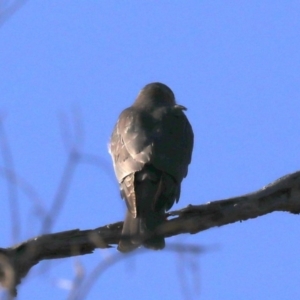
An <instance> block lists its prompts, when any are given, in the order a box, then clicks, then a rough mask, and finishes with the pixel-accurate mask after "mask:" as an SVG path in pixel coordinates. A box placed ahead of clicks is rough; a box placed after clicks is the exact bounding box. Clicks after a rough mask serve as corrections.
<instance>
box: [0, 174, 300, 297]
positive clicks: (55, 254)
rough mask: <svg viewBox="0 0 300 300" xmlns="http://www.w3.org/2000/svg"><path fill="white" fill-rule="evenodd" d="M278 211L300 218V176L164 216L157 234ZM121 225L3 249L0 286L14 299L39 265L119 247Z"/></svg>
mask: <svg viewBox="0 0 300 300" xmlns="http://www.w3.org/2000/svg"><path fill="white" fill-rule="evenodd" d="M274 211H283V212H290V213H293V214H299V213H300V172H296V173H293V174H289V175H287V176H284V177H282V178H280V179H278V180H276V181H275V182H273V183H271V184H269V185H267V186H265V187H263V188H262V189H260V190H258V191H256V192H254V193H250V194H246V195H243V196H240V197H234V198H229V199H226V200H219V201H214V202H209V203H206V204H202V205H189V206H188V207H186V208H183V209H181V210H177V211H173V212H169V213H167V214H166V216H167V219H166V222H165V223H164V224H163V225H162V226H160V227H159V228H157V230H156V232H155V234H156V235H161V236H164V237H170V236H174V235H177V234H181V233H191V234H195V233H197V232H200V231H203V230H206V229H209V228H212V227H215V226H223V225H226V224H230V223H234V222H238V221H245V220H248V219H253V218H256V217H259V216H262V215H265V214H268V213H271V212H274ZM122 225H123V222H117V223H114V224H110V225H106V226H103V227H99V228H96V229H91V230H79V229H75V230H69V231H64V232H59V233H54V234H45V235H42V236H39V237H36V238H33V239H30V240H28V241H25V242H23V243H21V244H18V245H15V246H13V247H10V248H6V249H5V248H0V284H1V285H2V286H3V287H4V288H7V289H8V290H9V291H10V293H11V294H12V295H16V287H17V285H18V284H19V283H20V281H21V279H22V278H23V277H25V276H26V274H27V273H28V271H29V270H30V268H31V267H32V266H34V265H36V264H37V263H39V262H40V261H41V260H45V259H57V258H65V257H71V256H76V255H84V254H91V253H93V251H94V250H95V249H97V248H109V247H111V245H114V244H118V242H119V239H120V238H121V231H122Z"/></svg>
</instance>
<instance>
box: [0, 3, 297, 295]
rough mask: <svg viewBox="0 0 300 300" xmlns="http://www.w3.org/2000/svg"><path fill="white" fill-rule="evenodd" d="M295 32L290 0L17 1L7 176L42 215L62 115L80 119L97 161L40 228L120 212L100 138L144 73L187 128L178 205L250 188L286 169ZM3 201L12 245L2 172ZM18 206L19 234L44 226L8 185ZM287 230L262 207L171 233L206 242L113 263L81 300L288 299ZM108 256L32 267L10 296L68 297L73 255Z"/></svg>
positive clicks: (7, 46) (7, 45)
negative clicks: (235, 219) (187, 158)
mask: <svg viewBox="0 0 300 300" xmlns="http://www.w3.org/2000/svg"><path fill="white" fill-rule="evenodd" d="M299 32H300V3H299V1H292V0H291V1H266V0H263V1H256V0H253V1H244V0H238V1H234V0H232V1H137V0H136V1H92V0H90V1H70V0H69V1H67V0H62V1H47V0H45V1H28V2H27V3H25V5H24V6H22V7H21V8H20V9H19V10H18V11H17V12H16V13H15V14H13V15H12V16H11V17H10V18H9V19H7V20H6V22H5V23H4V24H2V26H1V27H0V91H1V93H0V112H1V116H2V119H3V124H4V127H5V130H6V134H7V137H8V140H9V145H10V147H11V151H12V155H13V162H14V166H15V169H16V172H17V174H18V175H19V176H20V177H22V178H24V180H26V182H28V183H30V184H32V186H33V187H34V189H35V191H36V193H37V194H38V195H39V199H40V201H42V203H43V206H44V208H45V209H49V208H50V207H51V203H52V201H53V198H54V195H55V192H56V190H57V186H58V184H59V181H60V178H61V174H62V172H63V168H64V165H65V163H66V160H67V151H66V149H65V147H64V142H63V141H62V135H61V125H60V120H61V119H62V116H64V117H65V119H67V120H68V122H69V123H68V124H72V122H71V120H72V116H74V112H75V115H77V116H78V115H79V116H80V118H81V120H82V123H83V126H82V129H83V130H84V143H83V144H82V148H81V149H82V150H83V151H84V152H85V153H89V154H93V155H97V156H98V159H99V162H100V163H99V164H98V165H90V164H79V165H78V166H77V168H76V170H75V173H74V177H73V179H72V182H71V185H70V191H69V193H68V194H67V197H66V200H65V202H64V205H63V207H62V210H61V211H60V213H59V214H58V216H57V219H56V221H55V223H54V226H53V228H52V231H53V232H58V231H63V230H68V229H74V228H80V229H91V228H95V227H98V226H102V225H105V224H108V223H113V222H116V221H119V220H122V219H123V217H124V214H125V205H124V203H123V202H122V201H121V199H120V197H119V192H118V186H117V183H116V180H115V178H114V174H113V169H112V164H111V159H110V157H109V154H108V151H107V144H108V141H109V137H110V134H111V131H112V129H113V126H114V123H115V122H116V120H117V117H118V115H119V113H120V112H121V110H122V109H124V108H125V107H127V106H129V105H131V104H132V102H133V100H134V99H135V97H136V95H137V93H138V91H139V90H140V89H141V88H142V87H143V86H144V85H145V84H147V83H149V82H153V81H161V82H163V83H165V84H167V85H169V86H170V87H171V88H172V89H173V91H174V93H175V95H176V98H177V102H178V103H180V104H182V105H184V106H186V107H187V108H188V111H187V116H188V118H189V119H190V122H191V124H192V126H193V128H194V133H195V148H194V154H193V161H192V164H191V166H190V169H189V175H188V177H187V178H186V179H185V180H184V183H183V188H182V195H181V199H180V202H179V203H178V204H177V205H176V206H175V207H174V208H175V209H179V208H181V207H185V206H187V205H188V204H202V203H205V202H208V201H213V200H218V199H225V198H228V197H232V196H237V195H241V194H244V193H248V192H251V191H254V190H257V189H259V188H261V187H262V186H264V185H266V184H267V183H269V182H271V181H273V180H275V179H277V178H279V177H281V176H283V175H285V174H287V173H291V172H294V171H296V170H299V169H300V158H299V149H300V138H299V132H300V123H299V117H300V101H299V99H300V84H299V83H300V76H299V73H300V55H299V53H300V35H299ZM64 124H66V121H65V123H64ZM3 164H4V161H3V157H2V156H1V157H0V166H3ZM0 195H1V209H2V214H1V226H0V236H1V247H7V246H10V245H12V244H13V243H14V241H13V238H12V234H11V228H12V219H11V218H10V213H9V203H8V201H9V196H8V192H7V182H6V180H5V178H3V177H1V178H0ZM18 205H19V206H20V220H18V224H20V227H21V233H20V236H19V238H18V241H23V240H25V239H28V238H31V237H34V236H36V235H38V234H39V233H40V231H41V221H40V218H39V216H38V215H37V214H36V211H35V209H34V206H33V200H32V197H31V198H30V197H28V196H27V195H26V194H24V192H23V191H22V190H21V189H18ZM299 223H300V220H299V216H296V215H291V214H287V213H273V214H270V215H267V216H263V217H260V218H257V219H254V220H249V221H246V222H242V223H236V224H232V225H228V226H224V227H221V228H214V229H210V230H207V231H205V232H202V233H199V234H196V235H181V236H177V237H173V238H170V239H168V240H167V243H168V244H172V243H183V244H193V245H194V244H195V245H201V246H204V247H207V249H208V250H207V251H206V252H205V253H204V254H202V255H199V256H196V257H195V256H191V255H182V254H181V255H180V254H176V253H174V252H172V251H162V252H149V253H148V252H147V253H143V254H140V255H137V256H133V257H130V258H128V259H124V260H123V261H121V262H119V263H117V264H115V265H113V266H111V267H110V268H109V269H108V270H106V271H105V272H104V273H103V274H101V276H100V277H99V279H98V280H97V281H96V283H95V284H94V285H93V287H92V289H91V290H90V292H89V294H88V296H87V297H86V299H100V298H101V299H132V298H133V297H138V298H139V299H149V300H150V299H159V298H163V299H199V298H200V299H206V300H207V299H208V300H210V299H212V300H214V299H299V297H300V288H299V268H300V262H299V260H298V259H297V257H298V254H299V247H300V244H299V238H300V234H299V230H298V228H299ZM115 253H116V250H115V249H110V250H97V251H96V252H95V253H94V254H92V255H89V256H86V257H80V258H78V259H64V260H59V261H56V262H51V264H50V265H49V264H45V266H46V267H45V268H48V267H50V270H49V271H48V272H47V273H46V274H44V275H41V272H42V270H43V269H41V268H40V267H35V268H33V269H32V270H31V273H30V275H29V276H28V277H27V278H26V279H25V280H24V282H23V284H22V285H21V287H20V289H19V299H21V300H22V299H67V297H68V294H69V290H68V289H67V288H66V286H67V285H64V283H70V282H72V280H73V278H74V277H75V268H76V266H77V265H78V264H81V265H82V267H83V268H84V270H85V275H86V276H88V274H89V273H90V272H91V271H92V270H93V268H94V267H95V266H97V265H98V264H99V263H101V262H103V261H105V260H106V259H109V258H110V257H111V256H112V255H114V254H115ZM195 268H198V273H199V274H198V275H197V272H196V271H195ZM192 270H194V271H192Z"/></svg>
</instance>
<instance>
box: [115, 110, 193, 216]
mask: <svg viewBox="0 0 300 300" xmlns="http://www.w3.org/2000/svg"><path fill="white" fill-rule="evenodd" d="M182 110H183V107H181V106H175V107H162V108H159V109H156V110H153V111H152V112H144V111H140V110H136V109H134V108H133V107H130V108H128V109H126V110H124V111H123V112H122V113H121V115H120V117H119V120H118V122H117V124H116V126H115V129H114V131H113V134H112V137H111V142H110V153H111V155H112V157H113V162H114V169H115V173H116V176H117V178H118V181H119V183H120V184H121V183H122V188H123V189H124V190H123V192H124V194H125V195H124V194H123V196H125V199H126V204H127V207H128V209H129V210H130V211H131V212H132V213H133V214H134V215H135V214H136V198H135V191H134V174H135V173H136V172H138V171H140V170H142V169H143V167H144V166H145V164H151V165H153V166H154V167H155V168H156V169H158V170H159V171H161V172H163V173H166V174H167V175H171V176H172V177H173V178H174V180H175V183H176V185H177V186H178V191H177V192H176V195H175V196H174V197H173V198H172V199H170V203H164V205H166V206H167V209H168V208H170V207H171V206H172V205H173V203H174V201H175V200H177V201H178V199H179V196H180V183H181V181H182V179H183V178H184V177H185V176H186V175H187V170H188V165H189V163H190V161H191V154H192V149H193V131H192V128H191V125H190V123H189V121H188V119H187V118H186V116H185V114H184V113H183V111H182ZM157 205H158V206H160V204H159V203H157Z"/></svg>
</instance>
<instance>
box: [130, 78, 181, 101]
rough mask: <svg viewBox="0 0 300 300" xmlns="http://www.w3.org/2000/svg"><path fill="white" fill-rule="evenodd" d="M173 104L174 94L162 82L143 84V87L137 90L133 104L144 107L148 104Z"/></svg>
mask: <svg viewBox="0 0 300 300" xmlns="http://www.w3.org/2000/svg"><path fill="white" fill-rule="evenodd" d="M175 104H176V101H175V96H174V93H173V92H172V90H171V89H170V88H169V87H168V86H166V85H165V84H163V83H160V82H153V83H149V84H147V85H146V86H144V88H143V89H142V90H141V91H140V92H139V94H138V96H137V98H136V100H135V102H134V104H133V105H134V106H138V107H144V106H149V105H150V106H152V105H155V106H160V105H163V106H165V105H167V106H168V105H170V106H174V105H175Z"/></svg>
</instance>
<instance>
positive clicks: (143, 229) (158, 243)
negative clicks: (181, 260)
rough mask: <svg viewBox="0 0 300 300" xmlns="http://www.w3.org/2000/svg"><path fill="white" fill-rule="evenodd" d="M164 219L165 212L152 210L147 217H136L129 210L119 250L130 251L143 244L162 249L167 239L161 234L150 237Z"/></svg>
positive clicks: (154, 248) (150, 247)
mask: <svg viewBox="0 0 300 300" xmlns="http://www.w3.org/2000/svg"><path fill="white" fill-rule="evenodd" d="M163 220H164V217H163V214H160V213H157V212H152V214H151V215H149V213H148V215H147V219H145V218H139V217H137V218H134V217H133V216H132V214H131V213H130V212H129V211H127V214H126V218H125V221H124V225H123V230H122V239H121V240H120V242H119V246H118V250H119V251H121V252H130V251H132V250H134V249H136V248H138V247H139V246H141V245H143V246H145V247H146V248H149V249H153V250H160V249H163V248H164V247H165V239H164V238H163V237H160V236H155V237H151V238H148V236H149V235H151V233H152V232H153V230H154V229H155V228H156V227H157V226H158V225H160V224H161V223H162V222H163Z"/></svg>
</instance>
